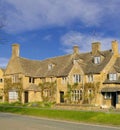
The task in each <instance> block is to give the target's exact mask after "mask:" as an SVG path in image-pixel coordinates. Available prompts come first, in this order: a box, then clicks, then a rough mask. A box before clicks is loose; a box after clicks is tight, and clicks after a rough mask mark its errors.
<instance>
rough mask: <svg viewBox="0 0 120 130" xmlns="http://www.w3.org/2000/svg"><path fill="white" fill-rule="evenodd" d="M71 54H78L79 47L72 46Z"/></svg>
mask: <svg viewBox="0 0 120 130" xmlns="http://www.w3.org/2000/svg"><path fill="white" fill-rule="evenodd" d="M73 54H79V47H78V46H73Z"/></svg>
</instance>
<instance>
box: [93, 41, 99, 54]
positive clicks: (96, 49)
mask: <svg viewBox="0 0 120 130" xmlns="http://www.w3.org/2000/svg"><path fill="white" fill-rule="evenodd" d="M100 50H101V43H100V42H94V43H92V54H93V55H95V54H96V53H97V51H100Z"/></svg>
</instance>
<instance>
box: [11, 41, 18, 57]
mask: <svg viewBox="0 0 120 130" xmlns="http://www.w3.org/2000/svg"><path fill="white" fill-rule="evenodd" d="M15 57H19V44H12V58H15Z"/></svg>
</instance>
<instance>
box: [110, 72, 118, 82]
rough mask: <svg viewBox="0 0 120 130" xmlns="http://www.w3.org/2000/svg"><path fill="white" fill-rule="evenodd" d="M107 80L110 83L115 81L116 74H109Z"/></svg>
mask: <svg viewBox="0 0 120 130" xmlns="http://www.w3.org/2000/svg"><path fill="white" fill-rule="evenodd" d="M109 80H110V81H113V80H117V74H116V73H111V74H109Z"/></svg>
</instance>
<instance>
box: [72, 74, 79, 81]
mask: <svg viewBox="0 0 120 130" xmlns="http://www.w3.org/2000/svg"><path fill="white" fill-rule="evenodd" d="M80 81H81V76H80V74H74V75H73V82H74V83H79V82H80Z"/></svg>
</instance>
